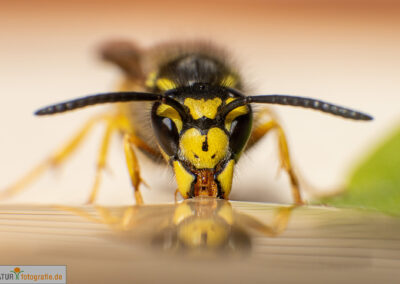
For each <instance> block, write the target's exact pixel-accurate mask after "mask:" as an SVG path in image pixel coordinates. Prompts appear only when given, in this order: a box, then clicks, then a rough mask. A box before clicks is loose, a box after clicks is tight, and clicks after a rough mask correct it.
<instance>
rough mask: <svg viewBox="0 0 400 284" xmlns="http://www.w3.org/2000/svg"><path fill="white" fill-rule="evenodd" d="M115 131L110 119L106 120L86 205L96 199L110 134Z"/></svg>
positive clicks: (104, 165)
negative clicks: (94, 174)
mask: <svg viewBox="0 0 400 284" xmlns="http://www.w3.org/2000/svg"><path fill="white" fill-rule="evenodd" d="M115 130H116V128H115V126H114V123H113V121H112V119H108V120H107V126H106V130H105V133H104V136H103V140H102V143H101V147H100V151H99V155H98V158H97V167H96V176H95V179H94V183H93V186H92V190H91V192H90V196H89V199H88V201H87V203H88V204H91V203H93V202H94V200H95V199H96V197H97V193H98V191H99V187H100V181H101V176H102V175H101V174H102V172H103V170H104V168H105V167H106V162H107V153H108V148H109V144H110V139H111V136H112V133H113V132H114V131H115Z"/></svg>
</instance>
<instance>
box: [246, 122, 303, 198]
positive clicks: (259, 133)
mask: <svg viewBox="0 0 400 284" xmlns="http://www.w3.org/2000/svg"><path fill="white" fill-rule="evenodd" d="M271 130H276V131H277V133H278V144H279V158H280V163H281V168H282V169H284V170H285V171H286V172H287V173H288V175H289V178H290V184H291V187H292V196H293V199H294V202H295V204H303V200H302V198H301V194H300V189H299V182H298V179H297V177H296V175H295V173H294V171H293V168H292V165H291V162H290V156H289V148H288V145H287V141H286V136H285V133H284V131H283V129H282V127H281V126H280V125H279V124H278V122H277V121H276V120H275V119H273V118H272V119H271V120H270V121H267V122H265V123H262V124H261V125H259V126H257V127H256V128H255V129H254V130H253V132H252V133H251V137H250V146H252V145H253V144H255V143H257V141H258V140H260V139H261V138H262V137H264V136H265V135H266V134H267V133H268V132H270V131H271Z"/></svg>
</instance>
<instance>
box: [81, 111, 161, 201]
mask: <svg viewBox="0 0 400 284" xmlns="http://www.w3.org/2000/svg"><path fill="white" fill-rule="evenodd" d="M132 130H133V126H132V125H131V123H130V121H129V119H128V118H127V117H126V116H125V115H124V114H119V115H115V116H113V117H110V119H109V120H108V121H107V127H106V130H105V134H104V137H103V141H102V145H101V147H100V151H99V156H98V161H97V169H96V177H95V181H94V185H93V188H92V191H91V193H90V197H89V200H88V203H92V202H93V201H94V200H95V199H96V197H97V193H98V189H99V185H100V181H101V176H102V172H103V171H104V169H105V167H106V161H107V160H106V159H107V153H108V148H109V142H110V139H111V137H112V134H113V133H114V132H120V133H122V134H124V141H123V144H124V150H125V157H126V163H127V166H128V171H129V175H130V177H131V181H132V185H133V187H134V189H135V198H136V203H137V204H142V203H143V199H142V196H141V194H140V191H139V185H140V183H144V181H143V179H142V178H141V177H140V168H139V163H138V160H137V157H136V154H135V152H134V150H133V148H132V145H133V146H136V147H138V148H139V149H141V150H143V151H145V152H147V153H149V154H151V155H154V156H156V155H157V152H156V151H155V150H154V149H152V148H151V147H150V146H148V145H147V144H146V143H145V142H144V141H143V140H141V139H140V138H138V137H136V136H135V135H134V134H133V132H132Z"/></svg>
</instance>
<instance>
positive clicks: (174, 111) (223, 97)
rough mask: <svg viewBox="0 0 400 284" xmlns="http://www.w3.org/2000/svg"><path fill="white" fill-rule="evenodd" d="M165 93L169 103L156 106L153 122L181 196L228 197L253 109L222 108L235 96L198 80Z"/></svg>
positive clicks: (160, 103) (153, 111) (248, 107)
mask: <svg viewBox="0 0 400 284" xmlns="http://www.w3.org/2000/svg"><path fill="white" fill-rule="evenodd" d="M166 97H168V98H169V101H168V103H164V102H157V103H155V104H154V106H153V109H152V124H153V128H154V131H155V134H156V137H157V139H158V142H159V146H160V149H161V151H162V152H163V155H164V157H166V158H167V160H168V161H169V162H170V163H171V164H172V166H173V168H174V171H175V175H176V178H177V183H178V189H179V191H180V193H181V194H182V196H183V197H185V198H189V197H194V196H199V195H208V196H215V197H221V198H226V197H228V195H229V193H230V189H231V185H232V177H233V168H234V165H235V163H236V162H237V160H238V158H239V156H240V153H241V152H242V150H243V149H244V147H245V145H246V143H247V140H248V139H249V136H250V132H251V126H252V111H251V107H250V106H249V105H245V106H244V105H241V106H239V107H237V108H233V109H232V110H230V111H228V112H226V111H224V109H225V107H226V106H227V105H228V104H229V103H230V102H232V101H234V100H236V99H238V95H237V94H232V93H230V92H229V91H228V90H227V89H226V88H224V87H221V86H212V85H208V84H201V83H196V84H193V85H191V86H188V87H181V88H177V89H174V90H171V91H168V93H167V94H166ZM171 100H172V101H174V102H175V103H173V104H171V103H170V101H171Z"/></svg>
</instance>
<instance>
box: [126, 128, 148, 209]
mask: <svg viewBox="0 0 400 284" xmlns="http://www.w3.org/2000/svg"><path fill="white" fill-rule="evenodd" d="M132 145H136V146H138V140H137V138H136V137H135V136H133V135H132V134H125V136H124V150H125V158H126V165H127V167H128V171H129V176H130V178H131V183H132V186H133V188H134V192H135V199H136V204H139V205H140V204H143V197H142V194H141V193H140V189H139V186H140V184H141V183H142V182H143V179H142V178H141V177H140V167H139V163H138V160H137V157H136V153H135V151H134V149H133V147H132Z"/></svg>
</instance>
